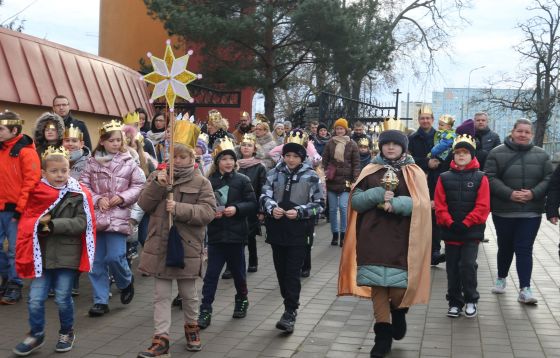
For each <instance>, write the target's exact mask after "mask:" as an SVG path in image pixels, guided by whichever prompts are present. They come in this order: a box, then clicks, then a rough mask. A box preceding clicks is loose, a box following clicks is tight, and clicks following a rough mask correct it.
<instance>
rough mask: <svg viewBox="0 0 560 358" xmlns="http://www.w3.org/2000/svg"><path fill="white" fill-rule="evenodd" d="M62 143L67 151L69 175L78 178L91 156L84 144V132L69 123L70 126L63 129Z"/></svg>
mask: <svg viewBox="0 0 560 358" xmlns="http://www.w3.org/2000/svg"><path fill="white" fill-rule="evenodd" d="M62 145H63V146H64V148H65V149H66V150H67V151H68V152H69V156H68V160H69V161H70V176H71V177H72V178H74V179H76V180H78V179H80V175H81V174H82V172H83V171H84V169H85V168H86V164H87V161H88V159H89V157H91V151H90V150H89V148H88V147H86V146H85V145H84V134H83V133H82V131H81V130H80V128H78V127H74V125H73V124H70V127H68V128H66V129H65V130H64V136H63V138H62Z"/></svg>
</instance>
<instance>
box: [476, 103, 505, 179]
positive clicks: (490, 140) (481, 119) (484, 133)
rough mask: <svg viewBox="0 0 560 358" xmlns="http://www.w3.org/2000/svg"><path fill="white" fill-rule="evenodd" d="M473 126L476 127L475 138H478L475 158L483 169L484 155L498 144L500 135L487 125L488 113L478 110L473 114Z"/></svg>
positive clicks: (500, 142)
mask: <svg viewBox="0 0 560 358" xmlns="http://www.w3.org/2000/svg"><path fill="white" fill-rule="evenodd" d="M474 126H475V128H476V134H475V136H476V139H478V145H477V148H476V149H477V155H476V157H477V159H478V161H479V162H480V170H484V163H485V162H486V157H487V156H488V153H490V151H491V150H492V149H494V148H496V147H497V146H499V145H500V144H502V141H501V140H500V136H499V135H498V133H496V132H493V131H492V130H491V129H490V128H489V127H488V113H486V112H478V113H476V114H475V115H474Z"/></svg>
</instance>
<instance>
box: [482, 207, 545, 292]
mask: <svg viewBox="0 0 560 358" xmlns="http://www.w3.org/2000/svg"><path fill="white" fill-rule="evenodd" d="M541 219H542V218H541V216H538V217H534V218H504V217H500V216H497V215H492V220H493V221H494V226H495V227H496V235H497V236H498V277H500V278H506V277H507V275H508V272H509V268H510V266H511V262H512V261H513V254H515V266H516V267H517V276H519V287H521V288H523V287H529V286H531V273H532V272H533V244H534V243H535V238H536V237H537V232H538V231H539V227H540V226H541Z"/></svg>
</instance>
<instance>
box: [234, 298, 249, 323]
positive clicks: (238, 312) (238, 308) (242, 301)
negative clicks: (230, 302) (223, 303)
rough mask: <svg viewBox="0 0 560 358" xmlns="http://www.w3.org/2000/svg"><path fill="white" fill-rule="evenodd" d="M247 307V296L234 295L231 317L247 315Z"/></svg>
mask: <svg viewBox="0 0 560 358" xmlns="http://www.w3.org/2000/svg"><path fill="white" fill-rule="evenodd" d="M247 308H249V300H248V299H247V296H245V297H235V307H234V309H233V318H245V316H247Z"/></svg>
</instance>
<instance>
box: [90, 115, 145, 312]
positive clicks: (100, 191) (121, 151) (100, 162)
mask: <svg viewBox="0 0 560 358" xmlns="http://www.w3.org/2000/svg"><path fill="white" fill-rule="evenodd" d="M99 133H100V137H99V143H98V144H97V147H96V148H95V150H94V151H93V153H92V157H91V158H89V160H88V163H87V166H86V169H85V170H84V171H83V172H82V175H81V176H80V181H81V182H82V183H83V184H84V185H85V186H86V187H87V188H88V189H89V190H90V191H91V194H92V196H93V203H94V205H95V217H96V219H97V245H96V248H95V260H94V262H93V268H92V270H91V272H90V274H89V278H90V281H91V285H92V287H93V306H92V307H91V309H90V310H89V315H90V316H91V317H98V316H102V315H104V314H105V313H107V312H109V290H110V286H109V280H108V276H109V270H110V271H111V273H112V274H113V277H114V278H115V283H116V285H117V287H118V288H119V289H120V290H121V303H122V304H128V303H130V302H131V301H132V298H133V297H134V277H133V276H132V272H131V271H130V267H129V265H128V263H127V261H126V238H127V236H128V235H130V233H131V228H130V224H129V220H130V215H131V207H132V205H133V204H134V203H136V201H137V200H138V197H139V196H140V190H141V189H142V185H143V184H144V182H145V181H146V176H145V175H144V173H143V172H142V170H141V169H140V167H139V166H138V164H136V162H135V161H134V158H133V157H132V156H131V155H130V152H129V151H128V150H127V148H126V144H125V138H124V134H123V132H122V124H121V122H119V121H115V120H112V121H111V122H109V123H105V124H104V125H103V127H101V128H100V130H99Z"/></svg>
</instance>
